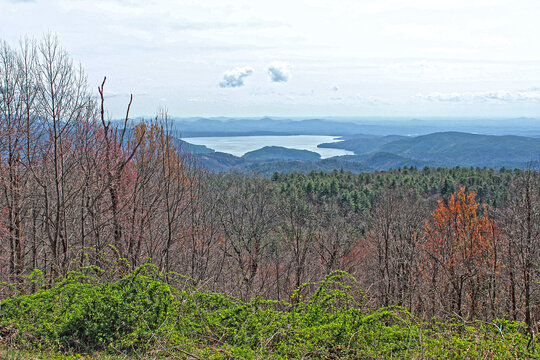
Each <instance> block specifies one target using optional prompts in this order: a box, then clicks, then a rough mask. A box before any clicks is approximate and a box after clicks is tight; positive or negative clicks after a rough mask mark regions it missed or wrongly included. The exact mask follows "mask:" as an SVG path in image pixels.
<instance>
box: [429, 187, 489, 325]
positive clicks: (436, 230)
mask: <svg viewBox="0 0 540 360" xmlns="http://www.w3.org/2000/svg"><path fill="white" fill-rule="evenodd" d="M475 197H476V194H475V193H474V192H469V193H468V192H466V190H465V188H463V187H460V189H459V190H458V191H456V192H455V193H454V194H452V196H451V197H450V199H449V200H448V204H445V203H444V202H443V201H442V200H439V203H438V206H437V209H435V211H433V213H432V220H431V221H429V222H426V225H425V242H424V245H423V250H424V251H425V253H426V254H427V255H428V257H427V260H428V263H429V265H430V268H431V270H432V278H433V279H434V282H436V283H437V288H438V289H439V292H440V294H441V295H442V297H444V294H443V293H444V289H445V288H448V286H449V287H450V289H451V290H449V291H451V292H452V293H453V299H452V301H453V304H452V305H453V307H454V310H456V311H457V312H458V314H459V315H461V312H462V307H463V305H464V303H465V301H468V302H469V305H470V308H471V309H472V311H474V309H475V308H476V307H477V304H476V303H475V302H476V299H477V298H478V292H479V291H480V289H481V288H482V287H483V286H482V279H483V278H485V277H486V276H488V275H489V272H490V271H491V270H492V269H494V266H495V265H496V264H494V262H495V260H496V258H495V251H494V245H495V241H494V238H493V237H494V236H495V235H494V234H495V232H494V224H493V220H492V219H491V218H489V217H488V216H487V215H486V213H487V211H486V210H487V209H486V205H483V206H482V207H481V206H480V204H479V203H478V202H477V201H476V199H475ZM481 210H483V211H481ZM469 315H472V314H469Z"/></svg>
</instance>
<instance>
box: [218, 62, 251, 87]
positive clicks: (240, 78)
mask: <svg viewBox="0 0 540 360" xmlns="http://www.w3.org/2000/svg"><path fill="white" fill-rule="evenodd" d="M251 74H253V68H252V67H251V66H244V67H236V68H234V69H231V70H227V71H225V72H224V73H223V80H221V82H220V83H219V86H221V87H222V88H227V87H232V88H235V87H241V86H244V80H245V79H246V78H247V77H248V76H249V75H251Z"/></svg>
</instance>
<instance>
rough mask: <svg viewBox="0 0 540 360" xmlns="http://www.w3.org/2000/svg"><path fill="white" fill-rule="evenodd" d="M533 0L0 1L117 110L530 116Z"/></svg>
mask: <svg viewBox="0 0 540 360" xmlns="http://www.w3.org/2000/svg"><path fill="white" fill-rule="evenodd" d="M538 19H540V1H538V0H446V1H440V0H407V1H404V0H286V1H285V0H272V1H269V0H265V1H260V0H247V1H246V0H110V1H102V0H92V1H82V0H47V1H45V0H22V1H21V0H0V39H3V40H6V41H7V42H8V43H9V44H11V45H13V46H16V45H17V43H18V41H19V39H21V38H22V37H24V36H30V37H36V38H40V37H41V36H42V35H43V34H44V33H47V32H52V33H54V34H56V35H57V36H58V38H59V40H60V43H61V44H62V46H63V47H65V48H66V49H67V50H68V51H69V53H70V54H71V56H72V57H73V58H74V60H75V61H77V62H80V63H81V64H82V65H83V67H84V69H85V70H86V73H87V75H88V83H89V85H90V86H92V88H93V89H94V88H96V89H97V86H98V85H100V84H101V81H102V80H103V76H105V75H106V76H107V83H106V87H105V93H106V96H107V99H106V106H107V108H108V112H109V114H110V116H111V117H113V118H119V117H122V116H123V114H124V112H125V108H126V106H127V103H128V102H129V94H130V93H132V94H133V96H134V101H133V105H132V109H131V110H132V112H131V114H132V115H133V116H151V115H152V114H155V113H156V111H157V110H158V109H159V108H166V109H167V110H168V112H169V114H170V115H171V116H175V117H194V116H244V117H245V116H295V117H307V116H358V117H364V116H404V117H431V116H449V117H462V116H473V117H484V118H486V117H518V116H526V117H540V41H539V39H538V36H539V34H540V21H538Z"/></svg>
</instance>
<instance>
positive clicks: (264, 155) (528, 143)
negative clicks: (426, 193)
mask: <svg viewBox="0 0 540 360" xmlns="http://www.w3.org/2000/svg"><path fill="white" fill-rule="evenodd" d="M174 127H175V130H176V132H177V133H178V134H179V136H181V137H182V138H189V137H214V136H215V137H218V136H219V137H227V136H261V135H331V136H338V137H340V141H338V142H334V143H326V144H320V145H319V147H320V148H322V147H326V148H337V149H345V150H350V151H352V152H354V155H345V156H336V157H332V158H327V159H319V154H317V153H315V152H310V151H305V150H303V151H298V150H293V149H288V148H284V147H279V146H270V147H264V148H261V149H258V150H257V151H255V152H254V153H253V152H252V153H249V154H245V155H244V156H242V157H237V156H233V155H231V154H226V153H220V152H216V151H214V150H213V149H210V148H208V147H206V146H202V145H193V144H188V143H186V142H185V141H181V144H182V146H183V149H184V150H187V151H189V152H191V153H193V154H195V155H196V157H197V158H198V160H199V163H200V164H201V165H202V166H204V167H207V168H209V169H211V170H214V171H230V170H241V171H257V172H261V173H265V174H271V173H273V172H275V171H282V172H296V171H300V172H309V171H332V170H334V169H343V170H345V171H352V172H362V171H376V170H387V169H390V168H393V169H396V168H401V167H404V166H408V167H410V166H414V167H417V168H422V167H425V166H429V167H439V166H442V167H454V166H463V167H471V166H473V167H489V168H494V169H498V168H501V167H506V168H526V167H528V166H531V164H534V163H538V161H539V160H540V119H533V118H514V119H472V118H470V119H467V118H459V119H451V118H425V119H400V118H303V119H299V118H294V119H287V118H271V117H264V118H240V119H238V118H189V119H175V120H174Z"/></svg>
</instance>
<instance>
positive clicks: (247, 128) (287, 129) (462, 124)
mask: <svg viewBox="0 0 540 360" xmlns="http://www.w3.org/2000/svg"><path fill="white" fill-rule="evenodd" d="M174 126H175V128H176V130H177V131H178V132H179V133H180V135H181V137H207V136H254V135H333V136H350V135H355V134H373V135H379V136H381V135H390V134H396V135H404V136H417V135H426V134H431V133H435V132H447V131H462V132H467V133H477V134H486V135H519V136H529V137H540V119H533V118H514V119H464V118H458V119H453V118H427V119H405V118H380V117H378V118H365V117H363V118H304V119H288V118H273V117H263V118H189V119H175V120H174Z"/></svg>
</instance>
